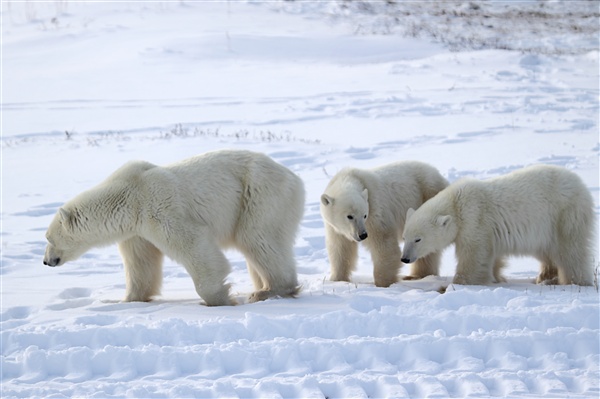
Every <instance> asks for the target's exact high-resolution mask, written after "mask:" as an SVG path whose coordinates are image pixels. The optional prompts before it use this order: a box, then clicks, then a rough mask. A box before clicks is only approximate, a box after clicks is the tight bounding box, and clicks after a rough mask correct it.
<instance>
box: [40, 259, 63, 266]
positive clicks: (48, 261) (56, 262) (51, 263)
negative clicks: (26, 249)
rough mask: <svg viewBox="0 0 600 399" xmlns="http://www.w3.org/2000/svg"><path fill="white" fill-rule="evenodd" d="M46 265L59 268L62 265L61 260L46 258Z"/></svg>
mask: <svg viewBox="0 0 600 399" xmlns="http://www.w3.org/2000/svg"><path fill="white" fill-rule="evenodd" d="M44 265H46V266H51V267H54V266H58V265H60V258H52V259H46V258H44Z"/></svg>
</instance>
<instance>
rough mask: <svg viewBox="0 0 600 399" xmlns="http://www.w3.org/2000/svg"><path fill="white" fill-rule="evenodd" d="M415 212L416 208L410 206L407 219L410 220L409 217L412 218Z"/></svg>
mask: <svg viewBox="0 0 600 399" xmlns="http://www.w3.org/2000/svg"><path fill="white" fill-rule="evenodd" d="M413 213H415V210H414V209H412V208H408V211H406V221H408V219H410V218H411V216H412V215H413Z"/></svg>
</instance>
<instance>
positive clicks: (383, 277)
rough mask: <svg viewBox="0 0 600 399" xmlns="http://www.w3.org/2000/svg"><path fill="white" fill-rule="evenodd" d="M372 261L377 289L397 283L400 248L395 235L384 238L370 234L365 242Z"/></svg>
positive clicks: (400, 255)
mask: <svg viewBox="0 0 600 399" xmlns="http://www.w3.org/2000/svg"><path fill="white" fill-rule="evenodd" d="M365 245H367V246H368V248H369V250H370V251H371V259H372V260H373V278H374V280H375V285H376V286H377V287H389V286H390V285H392V284H394V283H396V282H397V281H398V271H399V270H400V266H401V264H400V258H401V257H402V254H401V253H400V247H399V246H398V239H397V238H396V236H395V235H392V234H389V235H386V236H384V237H380V236H377V235H375V234H372V235H370V236H369V238H367V240H366V241H365Z"/></svg>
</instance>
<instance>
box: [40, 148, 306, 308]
mask: <svg viewBox="0 0 600 399" xmlns="http://www.w3.org/2000/svg"><path fill="white" fill-rule="evenodd" d="M303 211H304V185H303V183H302V181H301V180H300V178H299V177H297V176H296V175H295V174H294V173H292V172H291V171H290V170H288V169H287V168H285V167H284V166H282V165H280V164H278V163H276V162H275V161H273V160H272V159H270V158H269V157H267V156H266V155H263V154H259V153H254V152H250V151H233V150H224V151H215V152H209V153H206V154H204V155H200V156H197V157H193V158H190V159H187V160H184V161H181V162H178V163H175V164H172V165H169V166H165V167H160V166H156V165H153V164H150V163H148V162H143V161H134V162H130V163H127V164H125V165H124V166H123V167H121V168H120V169H118V170H117V171H116V172H114V173H113V174H112V175H111V176H110V177H108V178H107V179H106V180H105V181H104V182H103V183H101V184H99V185H98V186H96V187H95V188H92V189H90V190H88V191H85V192H83V193H82V194H80V195H78V196H77V197H75V198H74V199H72V200H71V201H69V202H67V203H66V204H65V205H64V206H63V207H62V208H60V209H59V211H58V212H57V214H56V216H55V217H54V219H53V221H52V223H51V224H50V227H49V228H48V231H47V233H46V237H47V240H48V246H47V248H46V254H45V257H44V264H46V265H49V266H59V265H62V264H64V263H65V262H68V261H71V260H74V259H76V258H77V257H79V256H80V255H82V254H83V253H85V252H86V251H88V250H89V249H91V248H93V247H97V246H102V245H108V244H112V243H115V242H117V243H118V246H119V251H120V252H121V255H122V258H123V262H124V266H125V278H126V295H125V301H149V300H151V298H152V297H153V296H155V295H158V294H160V288H161V284H162V261H163V254H164V255H166V256H168V257H170V258H172V259H173V260H175V261H176V262H178V263H181V264H182V265H183V266H184V267H185V268H186V270H187V271H188V273H189V274H190V276H191V277H192V279H193V281H194V285H195V288H196V291H197V293H198V295H200V297H201V298H202V299H204V301H205V302H206V304H207V305H210V306H213V305H230V304H233V303H234V301H233V299H232V298H231V297H230V296H229V284H225V279H226V277H227V275H228V274H229V272H230V265H229V262H228V261H227V259H226V258H225V256H224V254H223V252H222V249H224V248H228V247H233V248H236V249H238V250H240V251H241V252H242V253H243V254H244V256H245V258H246V261H247V266H248V270H249V272H250V275H251V277H252V280H253V283H254V286H255V289H256V291H255V292H254V293H253V294H252V295H251V296H250V301H257V300H263V299H266V298H268V297H271V296H276V295H279V296H293V295H294V294H296V293H297V291H298V282H297V274H296V264H295V261H294V252H293V245H294V242H295V236H296V231H297V229H298V225H299V223H300V220H301V218H302V215H303Z"/></svg>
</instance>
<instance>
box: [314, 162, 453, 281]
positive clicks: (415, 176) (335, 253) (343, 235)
mask: <svg viewBox="0 0 600 399" xmlns="http://www.w3.org/2000/svg"><path fill="white" fill-rule="evenodd" d="M447 185H448V182H447V181H446V179H444V178H443V177H442V175H440V173H439V172H438V171H437V170H436V169H435V168H434V167H432V166H430V165H427V164H425V163H421V162H414V161H405V162H396V163H392V164H389V165H385V166H381V167H378V168H375V169H370V170H365V169H356V168H346V169H342V170H341V171H340V172H339V173H337V174H336V175H335V176H334V177H333V178H332V179H331V181H330V182H329V184H328V185H327V188H326V189H325V193H324V194H323V195H322V196H321V215H322V216H323V219H324V220H325V241H326V246H327V252H328V254H329V261H330V264H331V276H330V279H331V280H333V281H350V275H351V273H352V271H353V270H354V269H355V267H356V260H357V258H358V242H363V243H364V244H365V246H366V247H367V248H368V250H369V251H370V252H371V258H372V260H373V276H374V279H375V285H376V286H378V287H388V286H390V285H391V284H393V283H395V282H396V281H397V279H398V270H399V269H400V266H401V262H400V258H401V253H400V248H399V246H398V242H399V240H401V237H402V230H403V229H404V219H405V215H406V212H407V211H408V209H409V208H411V207H412V208H416V207H418V206H420V205H421V204H422V203H423V202H425V201H426V200H428V199H429V198H431V197H433V196H434V195H436V194H437V193H438V192H439V191H440V190H442V189H444V188H445V187H446V186H447ZM439 263H440V254H439V253H432V254H429V255H428V256H426V257H424V258H423V259H419V260H418V261H417V262H416V263H415V264H414V265H413V266H412V272H411V276H410V277H407V278H422V277H425V276H428V275H437V274H438V273H439Z"/></svg>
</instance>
